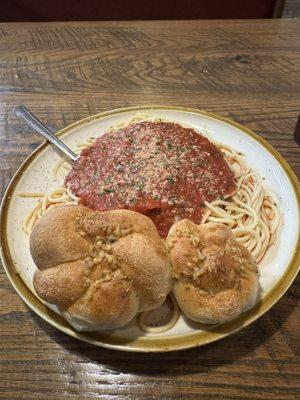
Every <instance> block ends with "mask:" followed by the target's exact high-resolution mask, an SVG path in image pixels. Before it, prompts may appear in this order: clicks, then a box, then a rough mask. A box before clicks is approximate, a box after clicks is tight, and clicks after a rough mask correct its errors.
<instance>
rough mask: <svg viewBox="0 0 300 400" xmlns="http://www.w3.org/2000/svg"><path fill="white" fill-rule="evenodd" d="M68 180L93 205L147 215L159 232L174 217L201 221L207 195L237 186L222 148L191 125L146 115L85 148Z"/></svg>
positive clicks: (217, 194) (223, 193)
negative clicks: (147, 118) (187, 125)
mask: <svg viewBox="0 0 300 400" xmlns="http://www.w3.org/2000/svg"><path fill="white" fill-rule="evenodd" d="M66 184H67V185H68V186H69V187H70V189H71V191H72V192H73V193H74V194H75V195H76V196H78V197H79V198H80V199H81V204H83V205H85V206H87V207H90V208H92V209H94V210H100V211H105V210H114V209H121V208H122V209H129V210H133V211H137V212H140V213H142V214H145V215H147V216H148V217H150V218H151V219H152V221H153V222H154V223H155V225H156V227H157V229H158V231H159V233H160V234H161V236H163V237H166V235H167V234H168V231H169V228H170V227H171V226H172V224H173V223H174V222H176V221H179V220H181V219H183V218H188V219H190V220H192V221H194V222H195V223H200V221H201V217H202V214H203V211H204V201H208V202H211V201H213V200H215V199H217V198H223V197H224V198H225V197H228V196H229V195H230V194H232V193H233V192H234V190H235V189H236V184H235V181H234V175H233V172H232V171H231V170H230V168H229V167H228V165H227V163H226V162H225V160H224V158H223V154H222V152H221V151H220V150H219V149H218V148H217V147H216V146H215V145H214V144H212V143H211V142H210V141H209V140H208V139H206V138H205V137H203V136H202V135H200V134H199V133H197V132H196V131H195V130H193V129H192V128H186V127H182V126H181V125H179V124H176V123H173V122H150V121H143V122H137V123H132V124H130V125H128V126H126V127H125V128H122V129H118V130H114V131H110V132H107V133H105V134H104V135H103V136H101V137H99V138H98V139H96V141H95V143H94V144H93V145H92V146H91V147H88V148H86V149H84V150H83V151H82V152H81V154H80V157H79V159H78V160H77V161H75V163H74V165H73V168H72V170H71V171H70V173H69V174H68V176H67V177H66Z"/></svg>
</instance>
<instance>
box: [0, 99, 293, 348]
mask: <svg viewBox="0 0 300 400" xmlns="http://www.w3.org/2000/svg"><path fill="white" fill-rule="evenodd" d="M141 110H148V111H149V110H173V111H182V112H187V113H190V114H196V115H200V116H201V115H202V116H205V117H208V118H211V119H213V120H217V121H221V122H223V123H225V124H227V125H229V126H233V127H235V128H237V129H239V130H240V131H242V132H243V133H245V134H246V135H247V136H250V137H251V138H253V139H254V140H255V141H257V142H259V143H260V144H261V145H262V146H263V147H264V148H265V149H266V150H267V151H268V152H269V153H270V154H271V155H272V156H273V157H274V158H275V159H276V161H277V162H278V163H279V164H280V166H281V167H282V168H283V170H284V173H285V175H286V176H287V178H288V179H289V181H290V183H291V186H292V188H293V191H294V195H295V197H296V201H297V205H298V211H299V214H300V185H299V182H298V179H297V176H296V174H295V173H294V171H293V170H292V169H291V167H290V166H289V164H288V162H287V161H286V160H285V159H284V158H283V157H282V156H281V154H280V153H279V152H278V151H277V150H276V149H275V148H274V147H273V146H272V145H271V144H270V143H268V142H267V141H266V140H265V139H263V138H262V137H260V136H259V135H257V134H256V133H254V132H253V131H252V130H250V129H249V128H247V127H245V126H243V125H241V124H239V123H237V122H235V121H232V120H231V119H229V118H226V117H223V116H220V115H218V114H215V113H211V112H208V111H204V110H198V109H195V108H188V107H179V106H165V105H143V106H131V107H123V108H117V109H113V110H109V111H104V112H100V113H97V114H94V115H91V116H88V117H85V118H83V119H81V120H79V121H76V122H74V123H72V124H70V125H68V126H66V127H65V128H63V129H61V130H59V131H58V132H57V133H56V135H57V136H58V137H59V136H61V135H64V134H66V133H67V132H69V131H70V130H72V129H74V128H76V127H78V126H80V125H85V124H87V123H89V122H91V121H94V120H97V119H102V118H105V117H107V116H110V115H114V114H121V113H126V112H130V111H141ZM48 146H51V145H50V144H49V143H48V142H47V141H46V142H43V143H42V144H40V145H39V146H38V147H37V148H36V149H35V150H34V151H32V152H31V153H30V154H29V156H28V157H27V158H26V159H25V160H24V161H23V162H22V164H21V165H20V167H19V168H18V169H17V171H16V172H15V173H14V175H13V177H12V178H11V180H10V182H9V184H8V186H7V188H6V191H5V193H4V196H3V199H2V202H1V207H0V258H1V260H2V264H3V267H4V270H5V272H6V275H7V276H8V278H9V280H10V282H11V284H12V286H13V287H14V289H15V290H16V292H17V293H18V295H19V296H20V297H21V299H22V300H23V301H24V302H25V303H26V304H27V306H28V307H29V308H31V309H32V310H33V311H34V312H35V313H36V314H38V315H39V316H40V317H41V318H42V319H44V320H45V321H46V322H48V323H50V324H51V325H52V326H54V327H55V328H56V329H59V330H60V331H62V332H64V333H66V334H68V335H70V336H72V337H74V338H77V339H79V340H82V341H84V342H87V343H90V344H93V345H96V346H99V347H105V348H110V349H114V350H122V351H130V352H167V351H175V350H184V349H188V348H192V347H197V346H203V345H205V344H208V343H212V342H215V341H217V340H220V339H222V338H225V337H227V336H229V335H231V334H233V333H235V332H237V331H239V330H240V329H242V328H244V327H246V326H248V325H249V324H251V323H253V322H254V321H256V320H257V319H258V318H260V317H261V316H262V315H263V314H265V313H266V312H267V311H268V310H269V309H270V308H271V307H272V306H273V305H275V303H277V301H278V300H279V299H280V298H281V297H282V296H283V295H284V294H285V292H286V291H287V290H288V288H289V287H290V285H291V284H292V282H293V281H294V279H295V278H296V276H297V273H298V272H299V270H300V232H298V238H297V242H296V250H295V252H294V255H293V257H292V259H291V261H290V263H289V265H288V267H287V269H286V271H285V272H284V274H283V275H282V276H281V278H280V279H279V281H278V282H277V283H276V284H275V286H274V287H273V288H272V289H271V290H270V292H269V293H268V295H267V296H266V297H265V298H264V299H263V300H262V301H261V302H259V303H258V304H257V305H256V306H255V307H254V308H252V309H251V310H248V311H247V312H246V313H244V314H242V315H241V316H239V317H238V318H237V319H236V320H233V321H230V322H228V323H226V324H222V325H220V326H218V327H217V328H216V329H214V327H212V329H211V330H209V331H207V332H205V333H203V332H201V334H199V333H197V332H193V333H189V334H186V335H178V336H174V337H172V336H170V337H169V338H167V337H165V338H155V337H148V338H144V337H140V338H137V339H134V340H129V339H128V340H126V339H124V338H120V337H117V336H113V335H112V336H111V335H109V334H101V333H95V334H94V333H90V332H77V331H75V330H74V329H73V328H72V327H71V326H70V325H69V324H68V323H67V322H66V321H65V320H64V319H63V318H62V317H61V316H60V315H58V314H57V313H55V312H54V311H52V310H51V309H49V308H48V307H47V306H46V305H45V304H44V303H42V302H41V301H40V300H39V299H38V297H36V296H35V295H34V294H33V293H32V292H31V291H30V290H29V288H28V287H27V286H26V285H25V283H24V282H23V280H22V279H21V277H20V275H19V274H18V273H17V271H16V269H15V268H14V262H13V258H12V256H11V254H10V251H9V245H8V239H7V234H6V232H7V215H8V209H9V203H10V198H11V195H12V194H13V192H14V189H15V187H16V185H17V183H18V182H19V179H20V177H21V176H22V173H23V172H24V171H25V170H26V169H27V168H28V167H29V166H30V164H31V162H32V161H33V160H34V159H35V158H36V157H37V155H38V154H40V153H41V151H42V150H43V149H44V148H46V147H48Z"/></svg>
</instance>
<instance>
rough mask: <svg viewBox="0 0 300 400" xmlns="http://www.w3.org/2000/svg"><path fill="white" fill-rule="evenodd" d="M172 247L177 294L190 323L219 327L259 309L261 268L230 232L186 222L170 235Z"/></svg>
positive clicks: (178, 225)
mask: <svg viewBox="0 0 300 400" xmlns="http://www.w3.org/2000/svg"><path fill="white" fill-rule="evenodd" d="M167 246H168V248H169V253H170V259H171V263H172V267H173V276H174V278H175V283H174V288H173V292H174V294H175V297H176V299H177V302H178V304H179V306H180V308H181V309H182V311H183V312H184V313H185V314H186V315H187V316H188V317H189V318H191V319H192V320H195V321H198V322H202V323H209V324H210V323H211V324H216V323H221V322H226V321H229V320H232V319H233V318H236V317H237V316H238V315H239V314H240V313H242V312H244V311H246V310H247V309H249V308H251V307H253V305H254V304H255V302H256V300H257V297H258V292H259V284H258V276H257V266H256V263H255V261H254V259H253V257H252V256H251V254H250V253H249V251H248V250H247V249H246V248H245V247H244V246H242V245H241V244H240V243H239V242H238V241H237V240H236V239H235V238H234V236H233V234H232V232H231V230H230V229H229V228H227V227H226V226H224V225H220V224H204V225H195V224H194V223H192V222H191V221H189V220H182V221H179V222H177V223H176V224H174V225H173V226H172V228H171V229H170V232H169V235H168V238H167Z"/></svg>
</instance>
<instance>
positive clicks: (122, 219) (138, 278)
mask: <svg viewBox="0 0 300 400" xmlns="http://www.w3.org/2000/svg"><path fill="white" fill-rule="evenodd" d="M30 251H31V254H32V257H33V260H34V262H35V264H36V266H37V267H38V270H37V271H36V273H35V275H34V280H33V283H34V288H35V290H36V292H37V294H38V296H40V297H41V298H42V299H43V300H45V301H47V302H49V303H52V304H55V305H57V306H58V308H59V310H60V311H61V312H62V315H63V316H64V317H65V318H66V319H67V320H68V322H69V323H70V324H71V325H72V326H73V327H74V328H75V329H77V330H79V331H95V330H107V329H116V328H120V327H122V326H124V325H126V324H127V323H128V322H129V321H131V320H132V319H133V318H134V317H135V315H136V314H137V313H139V312H141V311H148V310H152V309H154V308H156V307H159V306H160V305H161V304H162V303H163V302H164V300H165V298H166V296H167V294H168V293H169V291H170V290H171V286H172V278H171V269H170V264H169V260H168V254H167V250H166V247H165V245H164V243H163V241H162V239H161V238H160V236H159V234H158V232H157V230H156V228H155V225H154V224H153V222H152V221H151V220H150V219H149V218H148V217H146V216H144V215H141V214H138V213H136V212H133V211H128V210H114V211H107V212H95V211H92V210H90V209H88V208H85V207H83V206H74V205H72V206H71V205H70V206H61V207H55V208H53V209H51V210H49V211H48V212H47V213H46V214H45V215H44V216H43V217H42V218H41V219H40V220H39V221H38V222H37V223H36V225H35V226H34V229H33V232H32V234H31V236H30Z"/></svg>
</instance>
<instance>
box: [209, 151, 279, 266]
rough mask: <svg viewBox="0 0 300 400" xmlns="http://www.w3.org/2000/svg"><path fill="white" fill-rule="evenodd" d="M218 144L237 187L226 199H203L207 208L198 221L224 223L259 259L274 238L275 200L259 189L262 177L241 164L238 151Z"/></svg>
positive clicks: (276, 226)
mask: <svg viewBox="0 0 300 400" xmlns="http://www.w3.org/2000/svg"><path fill="white" fill-rule="evenodd" d="M219 147H220V148H221V150H222V152H223V153H224V156H225V159H226V161H227V162H228V164H229V166H230V167H231V169H232V170H233V171H234V173H235V179H236V182H237V189H236V192H235V193H234V194H233V195H231V196H230V197H229V198H228V199H226V200H225V199H218V200H215V201H213V202H211V203H208V202H205V205H206V207H207V211H206V213H205V214H204V216H203V218H202V221H201V223H206V222H214V223H221V224H225V225H227V226H228V227H229V228H230V229H231V230H232V232H233V234H234V236H235V237H236V239H237V240H238V241H239V242H241V243H242V244H243V245H244V246H245V247H246V248H247V249H248V250H249V251H250V253H251V254H252V255H253V257H254V258H255V259H256V261H257V262H260V261H261V260H262V258H263V257H264V255H265V253H266V251H267V249H268V248H269V247H270V246H271V245H272V244H273V243H274V241H275V239H276V233H277V231H278V226H279V221H280V214H279V211H278V208H277V205H276V202H275V200H274V198H273V196H272V195H271V194H270V193H268V192H266V191H265V189H264V188H263V185H262V179H261V178H260V177H259V176H258V175H256V174H255V173H254V172H253V171H251V169H250V168H249V167H247V166H246V165H245V163H244V160H243V156H242V155H241V154H239V153H237V152H236V151H234V150H233V149H231V148H229V147H225V146H223V145H220V146H219Z"/></svg>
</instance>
